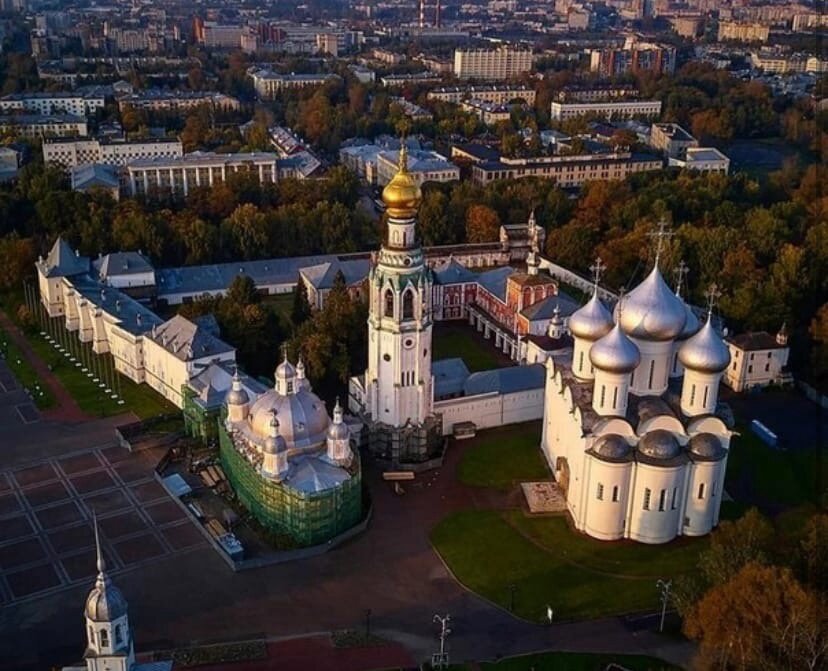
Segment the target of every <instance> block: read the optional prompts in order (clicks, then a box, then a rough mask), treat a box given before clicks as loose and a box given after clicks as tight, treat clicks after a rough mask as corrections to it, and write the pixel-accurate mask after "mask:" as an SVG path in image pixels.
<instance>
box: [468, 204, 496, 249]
mask: <svg viewBox="0 0 828 671" xmlns="http://www.w3.org/2000/svg"><path fill="white" fill-rule="evenodd" d="M499 235H500V217H498V216H497V212H495V211H494V210H493V209H492V208H490V207H487V206H486V205H472V206H471V207H470V208H469V209H468V211H467V212H466V240H467V241H468V242H492V241H494V240H497V239H498V236H499Z"/></svg>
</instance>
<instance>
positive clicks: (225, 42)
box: [202, 21, 245, 49]
mask: <svg viewBox="0 0 828 671" xmlns="http://www.w3.org/2000/svg"><path fill="white" fill-rule="evenodd" d="M244 30H245V27H244V26H233V25H221V24H218V23H214V22H212V21H205V22H204V26H203V29H202V35H203V40H202V43H203V44H204V46H205V47H212V48H219V49H238V48H239V47H240V45H241V36H242V32H244Z"/></svg>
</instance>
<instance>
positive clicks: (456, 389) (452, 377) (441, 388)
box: [431, 357, 469, 399]
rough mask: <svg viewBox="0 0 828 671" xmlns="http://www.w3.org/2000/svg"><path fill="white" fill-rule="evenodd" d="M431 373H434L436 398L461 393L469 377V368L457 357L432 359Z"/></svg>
mask: <svg viewBox="0 0 828 671" xmlns="http://www.w3.org/2000/svg"><path fill="white" fill-rule="evenodd" d="M431 373H432V375H434V396H435V397H436V398H438V399H439V398H445V397H446V396H456V395H458V394H461V393H462V392H463V385H464V384H465V382H466V380H467V379H468V378H469V369H468V368H467V367H466V363H465V361H463V359H460V358H459V357H455V358H453V359H440V360H438V361H432V363H431Z"/></svg>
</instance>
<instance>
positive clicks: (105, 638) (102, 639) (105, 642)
mask: <svg viewBox="0 0 828 671" xmlns="http://www.w3.org/2000/svg"><path fill="white" fill-rule="evenodd" d="M98 637H99V639H98V642H99V645H100V646H101V647H102V648H108V647H109V632H108V631H107V630H106V629H101V630H100V631H99V632H98Z"/></svg>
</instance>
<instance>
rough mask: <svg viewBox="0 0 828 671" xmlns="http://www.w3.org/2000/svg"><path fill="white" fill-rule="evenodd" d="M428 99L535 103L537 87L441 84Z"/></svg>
mask: <svg viewBox="0 0 828 671" xmlns="http://www.w3.org/2000/svg"><path fill="white" fill-rule="evenodd" d="M427 97H428V100H439V101H440V102H447V103H454V104H460V103H461V102H463V101H464V100H471V99H472V98H473V99H475V100H482V101H484V102H487V103H495V104H497V105H504V104H506V103H510V102H512V101H514V100H519V101H521V102H525V103H526V104H527V105H534V104H535V89H533V88H530V87H529V86H524V85H509V84H489V85H481V86H441V87H439V88H436V89H434V90H433V91H429V92H428V95H427Z"/></svg>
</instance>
